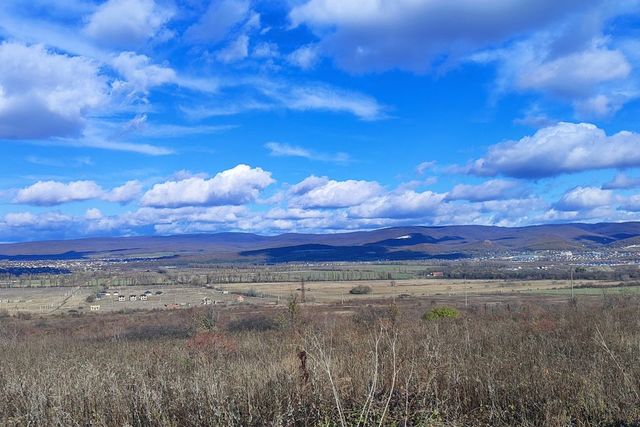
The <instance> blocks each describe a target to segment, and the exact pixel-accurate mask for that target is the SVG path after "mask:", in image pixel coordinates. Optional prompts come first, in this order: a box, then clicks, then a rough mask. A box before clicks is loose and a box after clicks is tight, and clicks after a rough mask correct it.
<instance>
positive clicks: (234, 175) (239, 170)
mask: <svg viewBox="0 0 640 427" xmlns="http://www.w3.org/2000/svg"><path fill="white" fill-rule="evenodd" d="M274 182H275V181H274V180H273V178H271V173H270V172H267V171H264V170H262V169H261V168H252V167H250V166H247V165H238V166H236V167H234V168H232V169H228V170H225V171H223V172H220V173H218V174H217V175H216V176H214V177H213V178H211V179H205V178H202V177H191V178H187V179H183V180H179V181H167V182H163V183H160V184H155V185H154V186H153V187H152V188H151V189H150V190H149V191H147V192H146V193H145V194H144V196H143V197H142V204H143V205H144V206H150V207H181V206H221V205H241V204H245V203H251V202H253V201H255V200H256V198H257V197H258V195H259V193H260V191H261V190H263V189H265V188H266V187H268V186H269V185H271V184H272V183H274Z"/></svg>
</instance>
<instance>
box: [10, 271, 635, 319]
mask: <svg viewBox="0 0 640 427" xmlns="http://www.w3.org/2000/svg"><path fill="white" fill-rule="evenodd" d="M359 285H362V286H369V287H370V288H371V292H370V293H368V294H364V295H352V294H350V293H349V291H350V290H351V289H352V288H353V287H355V286H359ZM145 291H149V292H150V294H149V295H148V297H147V300H146V301H141V300H140V299H139V296H140V295H142V294H143V293H144V292H145ZM638 291H640V286H632V285H629V286H620V283H619V282H613V281H597V280H581V281H576V282H575V283H574V294H575V295H601V294H602V293H603V292H604V293H606V294H619V293H636V292H638ZM106 292H108V293H109V295H103V296H102V298H100V299H99V300H96V301H94V302H88V301H87V297H89V296H90V295H95V294H96V290H95V287H36V288H0V310H3V311H6V312H8V313H16V312H31V313H39V314H43V315H45V314H55V313H60V312H68V311H69V310H73V311H80V312H82V311H88V310H89V309H90V306H92V305H93V306H99V310H100V311H117V310H131V309H164V308H188V307H193V306H199V305H202V303H203V299H205V298H207V299H209V301H210V302H211V303H212V304H226V305H228V304H240V303H242V304H253V305H274V304H275V305H277V304H286V302H287V301H288V300H289V299H290V298H291V297H292V296H293V295H297V296H298V298H301V283H300V282H270V283H253V282H251V283H231V284H221V285H216V286H215V287H214V286H207V287H205V286H185V285H170V284H162V285H153V286H120V287H114V288H107V289H106ZM116 292H117V293H118V294H120V295H124V296H125V301H118V296H116V295H115V293H116ZM130 295H136V296H137V297H138V298H137V299H136V301H130V300H129V296H130ZM482 295H484V296H492V297H493V298H494V299H495V300H498V301H499V300H501V299H504V298H505V297H524V296H526V295H535V296H544V295H549V296H554V295H555V296H567V297H568V296H570V295H571V282H570V281H568V280H564V281H563V280H462V279H459V280H458V279H410V280H358V281H322V282H306V283H305V300H306V302H307V303H315V304H328V303H337V302H339V303H344V302H346V303H349V302H351V301H363V300H371V299H387V300H394V299H403V298H423V299H424V298H427V299H428V298H434V297H459V298H464V299H468V300H473V299H474V298H476V297H477V296H482Z"/></svg>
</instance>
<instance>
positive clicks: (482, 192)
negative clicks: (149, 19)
mask: <svg viewBox="0 0 640 427" xmlns="http://www.w3.org/2000/svg"><path fill="white" fill-rule="evenodd" d="M522 194H523V188H521V187H520V185H519V184H518V183H517V182H514V181H505V180H502V179H492V180H489V181H486V182H483V183H482V184H478V185H469V184H458V185H456V186H455V187H453V189H452V190H451V191H450V192H449V194H448V195H447V197H446V198H447V200H468V201H471V202H485V201H488V200H501V199H509V198H514V197H518V196H521V195H522Z"/></svg>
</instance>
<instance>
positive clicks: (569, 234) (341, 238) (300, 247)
mask: <svg viewBox="0 0 640 427" xmlns="http://www.w3.org/2000/svg"><path fill="white" fill-rule="evenodd" d="M633 245H640V223H639V222H626V223H599V224H582V223H575V224H557V225H539V226H529V227H517V228H509V227H495V226H479V225H455V226H442V227H423V226H414V227H394V228H385V229H379V230H373V231H357V232H350V233H331V234H296V233H287V234H281V235H276V236H262V235H257V234H251V233H217V234H193V235H174V236H140V237H108V238H87V239H78V240H58V241H43V242H25V243H13V244H2V245H0V259H14V260H20V259H74V258H87V257H105V256H109V257H116V258H117V257H135V256H149V255H152V254H154V255H158V254H160V255H163V254H164V255H171V256H173V255H177V256H204V257H208V258H211V259H223V260H229V261H238V260H247V261H251V260H266V261H271V262H289V261H296V262H301V261H374V260H409V259H428V258H444V259H456V258H463V257H468V256H473V255H481V254H483V253H488V252H492V253H495V252H498V253H499V252H506V251H533V250H573V251H582V250H598V249H605V248H612V249H613V248H624V247H629V246H633Z"/></svg>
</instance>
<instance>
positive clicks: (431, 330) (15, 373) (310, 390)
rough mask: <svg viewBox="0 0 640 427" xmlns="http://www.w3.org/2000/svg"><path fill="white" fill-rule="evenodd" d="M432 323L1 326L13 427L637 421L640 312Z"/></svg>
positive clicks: (31, 320) (8, 322)
mask: <svg viewBox="0 0 640 427" xmlns="http://www.w3.org/2000/svg"><path fill="white" fill-rule="evenodd" d="M583 301H584V302H583ZM430 308H435V306H431V305H430V304H429V303H428V302H425V304H424V305H423V306H420V307H419V308H416V307H413V306H412V307H405V306H402V305H395V304H389V303H388V302H380V303H379V304H375V303H371V304H362V305H361V306H358V307H356V308H353V309H350V310H346V311H345V310H340V311H339V310H337V309H331V308H327V309H319V308H317V307H316V308H310V307H307V306H304V305H301V304H298V303H296V302H295V301H293V302H291V303H289V305H288V307H280V308H274V309H271V310H262V311H260V310H257V311H255V312H251V311H249V310H248V309H247V310H245V311H243V312H241V313H236V312H232V311H229V312H227V311H224V309H222V310H220V309H216V308H215V307H203V308H198V309H189V310H176V311H172V312H169V311H166V310H165V311H152V312H144V313H143V312H133V313H101V314H84V315H76V316H69V315H65V316H56V317H43V318H40V317H36V316H26V315H25V316H8V315H4V316H3V317H2V318H1V319H0V360H1V363H0V424H2V425H46V426H50V425H60V426H73V425H93V426H113V425H131V426H201V425H244V426H262V425H282V426H288V425H309V426H316V425H339V426H340V425H363V426H365V425H366V426H369V425H407V426H444V425H452V426H459V425H492V426H495V425H503V426H513V425H523V426H534V425H545V426H549V425H550V426H565V425H584V426H587V425H589V426H590V425H603V426H623V425H625V426H626V425H638V422H640V396H639V393H640V363H639V362H640V360H639V358H640V316H639V314H640V300H638V299H637V298H636V297H634V296H628V297H624V298H613V297H611V298H606V299H598V300H594V301H591V300H588V299H584V300H578V302H577V303H576V302H575V301H571V302H565V303H561V304H553V305H550V304H545V303H544V302H538V303H536V304H520V305H515V304H511V305H509V306H507V307H502V308H500V309H493V310H489V311H486V310H483V309H482V307H480V306H478V307H474V306H468V307H464V306H462V307H459V309H460V315H459V316H458V317H457V318H456V317H455V316H453V317H452V318H438V316H424V317H425V319H423V314H424V311H426V310H428V309H430Z"/></svg>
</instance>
